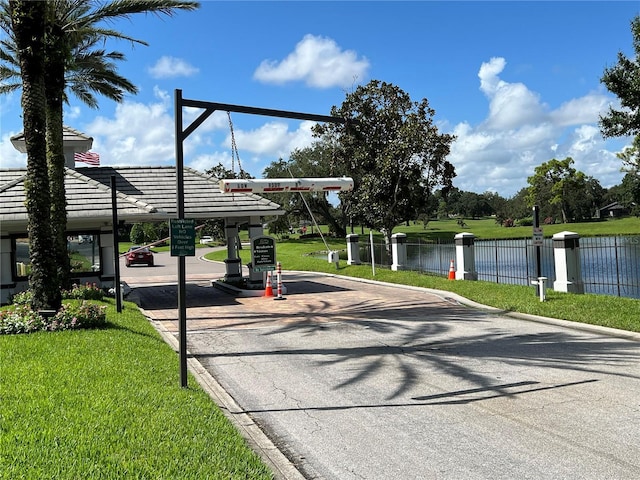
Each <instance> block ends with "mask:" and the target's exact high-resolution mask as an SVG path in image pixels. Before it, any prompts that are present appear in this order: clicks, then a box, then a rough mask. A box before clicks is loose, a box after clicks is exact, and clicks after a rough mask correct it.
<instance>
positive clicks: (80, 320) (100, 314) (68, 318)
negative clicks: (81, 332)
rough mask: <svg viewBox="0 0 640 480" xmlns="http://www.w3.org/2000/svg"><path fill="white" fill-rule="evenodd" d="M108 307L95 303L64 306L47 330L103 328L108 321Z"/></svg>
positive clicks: (77, 303) (66, 304) (74, 303)
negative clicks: (106, 310)
mask: <svg viewBox="0 0 640 480" xmlns="http://www.w3.org/2000/svg"><path fill="white" fill-rule="evenodd" d="M105 309H106V307H103V306H100V305H97V304H95V303H89V302H86V301H84V300H83V301H82V302H71V303H65V304H64V305H62V308H60V310H58V313H56V314H55V315H54V317H53V318H52V320H51V322H50V323H49V325H48V327H47V328H46V330H69V329H72V328H96V327H102V326H104V324H105V323H106V321H107V315H106V312H105Z"/></svg>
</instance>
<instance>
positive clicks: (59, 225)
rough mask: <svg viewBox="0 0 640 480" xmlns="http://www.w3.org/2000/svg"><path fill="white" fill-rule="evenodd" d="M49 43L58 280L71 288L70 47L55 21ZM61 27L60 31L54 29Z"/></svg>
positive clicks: (50, 142)
mask: <svg viewBox="0 0 640 480" xmlns="http://www.w3.org/2000/svg"><path fill="white" fill-rule="evenodd" d="M49 29H50V30H49V35H48V38H49V43H48V44H47V57H46V60H45V67H46V68H45V71H46V73H45V75H46V77H45V85H46V86H45V91H46V97H47V109H46V113H47V166H48V171H49V184H50V187H51V191H50V194H51V233H52V242H53V247H54V259H55V264H56V273H57V281H58V284H59V286H60V287H61V288H63V289H69V288H71V280H70V272H71V262H70V261H69V252H68V249H67V233H66V230H67V199H66V193H65V186H64V177H65V170H64V167H65V158H64V145H63V139H64V133H63V107H62V105H63V100H64V88H65V79H64V72H65V53H64V52H67V51H68V50H69V49H70V48H69V46H68V44H67V43H68V42H67V40H66V38H67V36H66V35H64V32H62V31H60V30H61V29H60V27H59V26H58V25H57V24H56V23H53V22H52V23H51V24H49ZM55 30H58V31H55Z"/></svg>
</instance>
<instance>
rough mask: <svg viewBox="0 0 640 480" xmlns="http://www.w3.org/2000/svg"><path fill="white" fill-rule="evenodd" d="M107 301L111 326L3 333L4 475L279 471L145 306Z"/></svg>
mask: <svg viewBox="0 0 640 480" xmlns="http://www.w3.org/2000/svg"><path fill="white" fill-rule="evenodd" d="M108 305H109V307H108V317H107V318H108V321H109V325H108V328H104V329H100V330H75V331H64V332H53V333H51V332H42V333H33V334H23V335H2V336H0V357H1V361H0V478H2V479H12V480H13V479H41V478H42V479H44V478H47V479H49V478H55V479H74V480H75V479H89V478H91V479H121V478H139V479H142V478H150V479H151V478H162V479H198V480H201V479H205V478H207V479H209V478H211V479H225V480H226V479H232V478H233V479H249V478H251V479H254V478H255V479H267V478H272V474H271V473H270V472H269V470H268V468H267V467H266V466H265V465H264V464H263V463H262V462H261V460H260V459H259V458H258V457H257V455H256V454H255V453H254V452H253V451H251V450H250V449H249V448H248V446H247V445H246V443H245V441H244V440H243V438H242V437H241V436H240V434H239V433H238V432H237V431H236V430H235V429H234V427H233V426H232V425H231V424H230V422H229V421H228V420H227V418H226V417H225V416H224V415H223V414H222V412H221V411H220V409H219V408H218V407H217V406H216V405H215V404H214V403H213V402H212V401H211V399H210V398H209V396H208V395H207V394H206V393H205V392H204V391H203V390H201V389H200V388H199V387H198V386H197V384H196V382H195V380H194V379H193V378H190V387H189V388H188V389H183V388H181V387H180V382H179V364H178V362H179V360H178V357H177V355H176V354H175V352H173V351H172V350H171V349H170V348H169V346H168V345H167V344H166V343H165V342H164V341H163V340H162V338H161V337H160V336H159V335H158V333H157V332H156V331H155V330H154V328H153V327H152V326H151V325H150V324H149V322H148V321H147V320H146V319H145V318H144V317H143V315H142V314H141V313H140V312H139V310H138V308H137V307H136V306H135V305H134V304H132V303H129V302H125V309H124V310H123V313H121V314H117V313H116V312H115V308H114V305H113V301H109V302H108Z"/></svg>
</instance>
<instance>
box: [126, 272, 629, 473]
mask: <svg viewBox="0 0 640 480" xmlns="http://www.w3.org/2000/svg"><path fill="white" fill-rule="evenodd" d="M194 274H195V272H194ZM187 275H188V278H190V277H189V271H188V272H187ZM198 275H199V274H197V275H196V277H194V279H192V280H190V281H189V285H188V288H187V305H188V309H187V318H188V319H187V323H188V330H189V334H188V348H189V351H190V353H191V355H192V356H193V357H194V358H195V359H197V360H198V361H199V362H200V363H201V364H202V366H203V367H204V368H205V369H206V370H207V371H208V372H209V373H210V374H211V375H212V376H213V377H215V378H216V379H217V381H218V382H219V383H220V384H221V385H222V386H223V387H224V389H225V390H226V391H227V392H228V393H229V394H230V395H231V396H232V397H233V398H234V399H235V401H236V402H237V404H238V405H239V407H238V408H237V410H236V411H232V412H231V414H232V415H239V416H240V415H249V416H250V417H251V418H252V419H253V420H254V421H255V422H257V423H258V424H259V425H260V426H261V427H262V429H263V430H264V431H265V432H266V433H267V434H268V435H269V436H270V438H271V439H272V440H273V441H274V443H276V444H277V445H278V446H279V448H280V449H281V450H282V451H284V452H285V454H286V455H287V456H288V457H289V459H291V460H292V461H293V462H294V463H295V464H296V465H297V466H298V469H299V470H300V471H301V472H302V473H303V474H304V476H305V477H306V478H308V479H312V478H313V479H315V478H322V479H340V480H343V479H363V478H365V479H392V478H393V479H395V478H402V479H432V478H433V479H475V478H477V479H488V478H491V479H499V478H504V479H507V478H508V479H514V478H518V479H524V478H531V479H556V478H571V479H578V478H589V479H605V478H607V479H625V478H628V479H632V478H634V479H637V478H640V342H638V341H632V340H625V339H622V338H617V337H614V336H610V335H608V334H606V333H598V332H595V333H593V332H585V331H579V330H574V329H568V328H565V327H563V326H558V325H553V324H545V323H537V322H530V321H524V320H520V319H515V318H511V317H508V316H504V315H499V314H496V313H493V312H489V311H483V310H479V309H476V308H471V307H467V306H463V305H461V304H459V303H458V302H457V301H456V300H454V299H453V298H447V297H446V296H439V295H436V294H434V293H432V292H427V291H424V290H421V289H411V288H406V287H400V286H392V285H381V284H372V283H362V282H359V281H355V280H352V279H346V278H338V277H334V276H328V275H322V274H287V272H286V271H285V283H286V285H287V288H288V294H287V295H286V300H282V301H276V300H273V299H271V298H260V297H257V298H256V297H247V298H242V297H233V296H230V295H228V294H225V293H222V292H220V291H218V290H216V289H213V288H211V287H210V285H209V283H208V282H207V281H206V280H204V279H203V278H201V277H198ZM205 276H206V275H205ZM130 283H131V282H130ZM133 286H134V287H135V285H133ZM175 288H176V287H175V285H161V286H148V285H147V286H145V285H144V284H140V285H139V286H138V287H137V288H134V291H135V292H136V294H137V295H139V297H140V302H141V304H142V306H143V308H145V310H146V312H147V314H148V315H149V316H150V317H151V318H152V319H155V320H157V321H158V322H160V323H161V324H162V325H163V327H164V328H166V329H167V330H168V331H169V332H172V333H174V334H175V333H177V318H176V316H177V312H176V311H175V306H174V305H175Z"/></svg>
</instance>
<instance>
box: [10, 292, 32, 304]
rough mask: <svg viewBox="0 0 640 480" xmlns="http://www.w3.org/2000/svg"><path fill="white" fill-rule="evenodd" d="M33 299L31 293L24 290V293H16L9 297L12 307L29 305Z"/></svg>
mask: <svg viewBox="0 0 640 480" xmlns="http://www.w3.org/2000/svg"><path fill="white" fill-rule="evenodd" d="M32 299H33V293H32V292H31V290H25V291H24V292H20V293H16V294H15V295H13V297H11V303H13V304H14V305H31V300H32Z"/></svg>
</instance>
